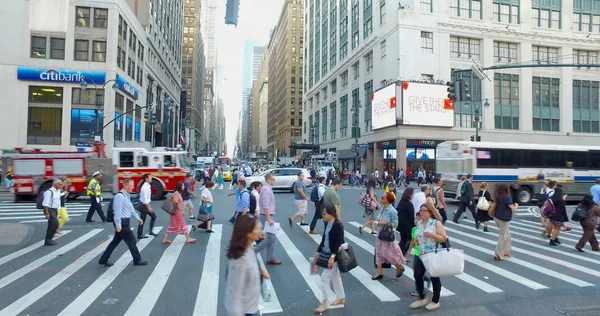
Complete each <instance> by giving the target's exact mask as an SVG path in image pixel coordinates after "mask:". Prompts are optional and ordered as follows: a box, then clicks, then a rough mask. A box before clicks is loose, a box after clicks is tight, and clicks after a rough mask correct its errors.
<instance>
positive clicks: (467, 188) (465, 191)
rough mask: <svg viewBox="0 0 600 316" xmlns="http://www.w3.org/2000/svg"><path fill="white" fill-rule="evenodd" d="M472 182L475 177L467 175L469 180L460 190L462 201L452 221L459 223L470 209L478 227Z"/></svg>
mask: <svg viewBox="0 0 600 316" xmlns="http://www.w3.org/2000/svg"><path fill="white" fill-rule="evenodd" d="M472 181H473V175H472V174H470V173H469V174H468V175H467V180H465V182H463V184H462V187H461V188H460V200H459V205H458V210H457V211H456V214H454V219H452V221H453V222H455V223H458V219H459V218H460V216H461V215H462V213H463V212H464V211H465V210H466V209H467V207H468V208H469V211H471V214H472V215H473V220H474V221H475V226H478V224H479V223H478V222H477V213H476V212H475V202H474V200H475V194H474V193H473V183H472Z"/></svg>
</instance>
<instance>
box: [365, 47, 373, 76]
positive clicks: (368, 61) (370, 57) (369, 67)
mask: <svg viewBox="0 0 600 316" xmlns="http://www.w3.org/2000/svg"><path fill="white" fill-rule="evenodd" d="M365 66H366V68H367V73H368V74H370V73H371V71H373V51H371V52H369V53H368V54H367V56H365Z"/></svg>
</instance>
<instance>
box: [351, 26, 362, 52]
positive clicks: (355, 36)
mask: <svg viewBox="0 0 600 316" xmlns="http://www.w3.org/2000/svg"><path fill="white" fill-rule="evenodd" d="M359 43H360V34H359V33H358V30H356V32H354V34H352V49H355V48H356V47H358V44H359Z"/></svg>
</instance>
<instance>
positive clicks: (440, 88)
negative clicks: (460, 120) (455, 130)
mask: <svg viewBox="0 0 600 316" xmlns="http://www.w3.org/2000/svg"><path fill="white" fill-rule="evenodd" d="M447 89H448V87H447V86H445V85H440V84H430V83H417V82H404V83H403V85H402V90H403V91H402V124H403V125H420V126H439V127H454V110H446V109H444V99H446V98H447V96H448V91H447Z"/></svg>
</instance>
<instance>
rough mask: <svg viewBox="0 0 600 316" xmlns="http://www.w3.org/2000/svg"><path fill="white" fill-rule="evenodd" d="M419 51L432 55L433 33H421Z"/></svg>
mask: <svg viewBox="0 0 600 316" xmlns="http://www.w3.org/2000/svg"><path fill="white" fill-rule="evenodd" d="M421 50H422V51H423V52H424V53H428V54H433V33H432V32H423V31H421Z"/></svg>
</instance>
